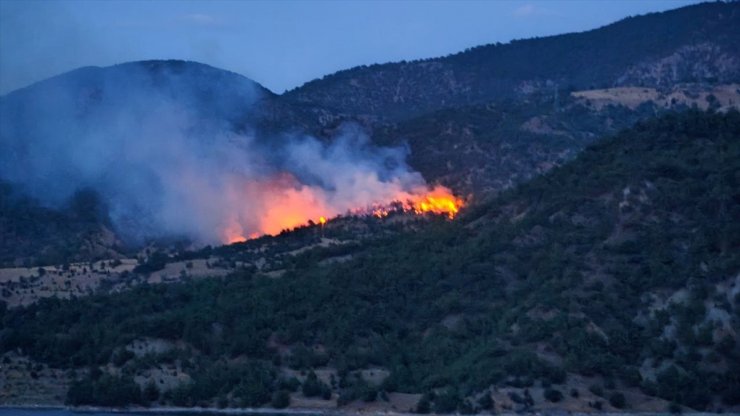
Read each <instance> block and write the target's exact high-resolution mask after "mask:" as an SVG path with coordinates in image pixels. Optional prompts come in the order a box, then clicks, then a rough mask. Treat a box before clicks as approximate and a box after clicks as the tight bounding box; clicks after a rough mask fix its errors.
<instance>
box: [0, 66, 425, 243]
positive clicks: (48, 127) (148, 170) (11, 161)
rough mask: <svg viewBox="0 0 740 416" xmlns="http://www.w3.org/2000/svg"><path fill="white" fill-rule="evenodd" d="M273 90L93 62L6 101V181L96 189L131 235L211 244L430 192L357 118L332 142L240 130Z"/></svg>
mask: <svg viewBox="0 0 740 416" xmlns="http://www.w3.org/2000/svg"><path fill="white" fill-rule="evenodd" d="M214 77H220V78H218V79H217V82H214ZM213 85H216V86H217V88H214V87H213ZM263 94H265V92H264V90H262V89H261V88H260V87H259V86H258V85H257V84H255V83H253V82H251V81H249V80H248V79H246V78H244V77H241V76H238V75H236V74H231V73H228V72H225V71H220V70H216V69H214V68H210V67H208V66H205V65H201V64H195V63H183V62H169V63H162V62H148V63H132V64H125V65H119V66H115V67H109V68H102V69H101V68H83V69H81V70H78V71H74V72H72V73H69V74H65V75H63V76H61V77H57V78H56V79H52V80H49V81H46V82H44V83H40V84H38V85H36V86H34V87H31V88H28V89H25V90H21V91H18V92H16V93H13V94H10V95H9V96H6V97H3V98H2V99H1V100H0V120H1V121H0V123H1V124H0V134H2V137H1V141H0V178H2V179H4V180H7V181H10V182H11V183H13V184H16V185H18V186H20V187H21V188H22V190H24V191H25V192H27V193H28V194H30V195H31V196H33V197H36V198H38V199H40V200H41V201H42V202H43V203H44V204H45V205H47V206H51V207H58V206H61V205H63V204H65V203H66V201H67V200H68V199H69V198H70V196H72V195H73V194H74V192H75V191H77V190H78V189H80V188H83V187H85V188H92V189H94V190H96V191H97V192H98V193H99V194H100V195H101V196H102V197H103V200H104V201H105V203H106V204H107V206H108V207H109V209H110V217H111V220H112V221H113V224H114V226H115V228H116V230H117V231H118V233H119V234H121V235H122V236H123V237H125V238H127V239H129V240H132V241H142V240H145V239H149V238H156V237H162V236H184V237H188V238H192V239H194V240H196V241H198V242H201V243H214V242H219V241H231V240H234V237H244V236H250V235H259V234H262V233H276V232H279V231H280V230H281V229H282V228H283V227H287V226H290V227H292V226H296V225H300V224H303V223H305V222H306V220H308V219H314V220H315V219H317V218H318V216H332V215H337V214H342V213H345V212H346V211H348V210H351V209H354V208H358V207H365V206H369V205H372V204H377V203H387V202H389V201H391V200H393V199H395V198H398V197H404V196H405V195H408V193H409V192H415V191H420V190H425V189H426V185H425V183H424V180H423V178H422V177H421V175H420V174H418V173H416V172H413V171H412V170H411V169H410V168H409V167H408V165H407V164H406V162H405V158H406V155H407V149H405V148H381V147H376V146H373V145H372V144H371V143H370V142H369V139H368V138H367V137H366V136H365V135H363V134H362V132H361V131H360V130H359V129H357V128H354V127H352V126H345V128H343V129H341V131H340V133H339V135H338V136H337V137H336V138H334V139H333V140H332V141H331V142H330V143H328V144H327V143H323V142H320V141H319V140H317V139H315V138H312V137H308V136H300V135H292V136H277V137H271V138H270V139H269V140H265V139H264V138H260V139H258V138H256V137H257V136H256V135H255V134H254V133H253V132H250V131H249V130H248V129H247V130H246V131H240V132H238V133H237V132H235V130H234V128H233V127H234V122H236V121H237V120H241V119H243V118H244V117H246V116H247V115H248V114H249V113H250V112H253V111H254V110H255V109H256V108H257V107H258V106H259V105H260V103H259V102H260V99H261V98H262V96H263Z"/></svg>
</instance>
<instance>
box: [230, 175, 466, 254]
mask: <svg viewBox="0 0 740 416" xmlns="http://www.w3.org/2000/svg"><path fill="white" fill-rule="evenodd" d="M241 183H242V184H241V185H240V186H235V187H234V189H229V191H228V192H229V193H230V195H229V197H230V198H232V199H234V200H238V201H245V202H244V206H245V209H244V212H235V213H229V216H230V217H229V218H228V219H227V221H226V223H225V224H224V226H223V228H222V231H221V240H222V241H223V242H224V243H226V244H232V243H237V242H243V241H246V240H247V239H251V238H257V237H259V236H260V235H265V234H268V235H276V234H279V233H280V232H281V231H283V230H288V229H292V228H295V227H299V226H302V225H306V224H307V223H308V221H309V220H314V219H318V221H317V223H318V224H319V225H320V226H322V227H323V226H324V225H325V224H326V222H327V218H328V217H334V216H337V215H340V214H343V213H349V214H353V215H360V216H362V215H373V216H375V217H377V218H384V217H387V216H388V215H389V214H390V213H391V212H398V211H400V212H407V213H414V214H427V213H432V214H438V215H445V216H447V217H448V218H450V219H453V218H454V217H455V216H456V215H457V213H458V212H459V210H460V208H461V207H462V206H463V200H462V199H460V198H458V197H456V196H455V195H453V194H452V191H450V190H449V189H448V188H446V187H444V186H436V187H434V188H432V189H429V188H427V187H426V186H419V187H417V188H415V189H413V190H411V191H401V190H396V191H394V192H391V193H389V194H387V195H383V197H384V200H378V201H373V202H372V203H371V204H369V205H366V206H365V207H362V206H359V207H352V206H347V204H348V202H347V201H344V202H343V203H337V202H336V201H333V200H332V198H331V195H330V194H327V192H326V191H325V190H323V189H322V188H320V187H311V186H307V185H303V184H300V183H299V182H298V181H297V180H296V179H295V178H294V177H293V176H292V175H289V174H282V175H278V176H276V177H272V178H269V179H266V180H262V181H255V180H248V181H246V183H244V182H241ZM370 200H371V201H372V199H370ZM366 201H367V199H366ZM247 236H248V237H247Z"/></svg>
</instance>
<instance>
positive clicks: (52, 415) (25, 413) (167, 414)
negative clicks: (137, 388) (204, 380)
mask: <svg viewBox="0 0 740 416" xmlns="http://www.w3.org/2000/svg"><path fill="white" fill-rule="evenodd" d="M246 414H248V415H254V416H297V415H300V416H318V415H320V413H313V412H305V413H304V412H300V413H298V412H285V413H282V412H269V411H268V412H259V411H254V412H239V411H227V412H211V411H208V410H205V409H204V410H184V411H178V410H171V411H162V412H159V411H157V410H145V411H136V410H131V411H126V410H121V411H117V410H111V411H100V410H92V409H91V410H69V409H55V408H38V409H28V408H13V407H5V408H0V416H184V415H191V416H194V415H198V416H201V415H202V416H226V415H246Z"/></svg>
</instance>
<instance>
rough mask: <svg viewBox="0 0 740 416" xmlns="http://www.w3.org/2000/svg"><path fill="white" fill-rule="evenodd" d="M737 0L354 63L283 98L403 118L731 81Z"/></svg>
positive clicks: (735, 64) (739, 38)
mask: <svg viewBox="0 0 740 416" xmlns="http://www.w3.org/2000/svg"><path fill="white" fill-rule="evenodd" d="M739 28H740V4H738V3H737V2H726V3H725V2H714V3H703V4H698V5H693V6H687V7H684V8H680V9H676V10H671V11H667V12H663V13H651V14H648V15H644V16H638V17H631V18H627V19H624V20H622V21H619V22H616V23H613V24H611V25H608V26H605V27H602V28H599V29H595V30H591V31H587V32H582V33H571V34H565V35H558V36H550V37H545V38H536V39H527V40H518V41H513V42H511V43H508V44H491V45H485V46H479V47H475V48H472V49H470V50H467V51H465V52H461V53H458V54H454V55H450V56H447V57H442V58H432V59H426V60H421V61H411V62H400V63H388V64H382V65H371V66H361V67H356V68H352V69H348V70H344V71H339V72H337V73H335V74H331V75H327V76H325V77H324V78H322V79H319V80H314V81H311V82H308V83H306V84H304V85H303V86H301V87H299V88H296V89H294V90H292V91H289V92H287V93H286V94H284V98H286V99H288V100H291V101H294V102H300V103H307V104H311V105H314V106H319V107H323V108H329V109H334V110H335V111H336V112H342V113H346V114H350V115H372V116H375V117H380V118H385V119H402V118H407V117H411V116H417V115H420V114H423V113H428V112H431V111H436V110H439V109H442V108H447V107H455V106H460V105H469V104H475V103H486V102H489V101H500V100H504V99H510V98H522V97H526V96H527V95H529V94H531V93H533V92H537V93H542V92H543V91H549V92H551V93H554V92H555V91H557V90H559V89H562V90H585V89H594V88H606V87H613V86H623V85H631V86H644V87H656V88H661V87H671V86H673V85H675V84H677V83H683V82H708V83H730V82H737V81H738V80H740V59H739V58H738V57H739V56H740V49H739V47H738V45H739V44H740V29H739Z"/></svg>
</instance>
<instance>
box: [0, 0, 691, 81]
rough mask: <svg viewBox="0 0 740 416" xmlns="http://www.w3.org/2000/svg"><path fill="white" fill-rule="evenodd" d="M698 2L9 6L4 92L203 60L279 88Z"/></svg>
mask: <svg viewBox="0 0 740 416" xmlns="http://www.w3.org/2000/svg"><path fill="white" fill-rule="evenodd" d="M694 3H698V1H696V0H674V1H667V0H650V1H641V2H616V1H609V2H588V3H584V2H579V1H573V0H570V1H541V0H540V1H497V2H476V1H463V2H450V1H434V2H410V1H409V2H370V1H357V2H333V1H312V2H293V1H286V2H232V1H214V2H203V1H187V2H170V1H150V2H131V1H105V2H93V1H87V0H74V1H55V2H52V1H34V2H23V1H17V0H2V1H0V94H6V93H8V92H10V91H12V90H15V89H18V88H22V87H25V86H27V85H30V84H32V83H34V82H37V81H41V80H43V79H46V78H49V77H52V76H55V75H58V74H61V73H64V72H67V71H70V70H73V69H76V68H79V67H83V66H109V65H114V64H118V63H123V62H129V61H138V60H148V59H183V60H191V61H198V62H202V63H205V64H208V65H212V66H215V67H219V68H223V69H227V70H230V71H233V72H237V73H239V74H242V75H244V76H246V77H249V78H251V79H253V80H254V81H257V82H259V83H260V84H262V85H263V86H265V87H266V88H268V89H270V90H271V91H274V92H276V93H282V92H284V91H285V90H288V89H292V88H295V87H298V86H300V85H302V84H304V83H305V82H308V81H311V80H313V79H316V78H320V77H322V76H324V75H327V74H331V73H334V72H336V71H338V70H342V69H347V68H351V67H354V66H358V65H371V64H376V63H385V62H395V61H401V60H415V59H423V58H432V57H438V56H444V55H448V54H451V53H455V52H459V51H462V50H465V49H466V48H470V47H474V46H478V45H483V44H489V43H496V42H502V43H506V42H509V41H511V40H514V39H525V38H532V37H541V36H550V35H556V34H561V33H569V32H580V31H585V30H590V29H595V28H598V27H601V26H603V25H606V24H609V23H612V22H615V21H618V20H621V19H623V18H625V17H628V16H634V15H638V14H645V13H650V12H660V11H665V10H669V9H674V8H678V7H682V6H685V5H689V4H694Z"/></svg>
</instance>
